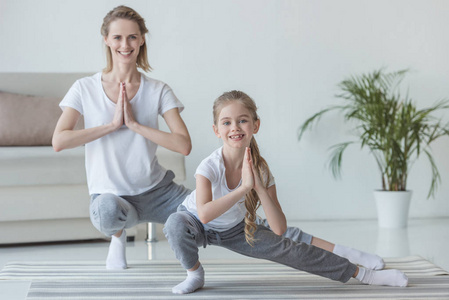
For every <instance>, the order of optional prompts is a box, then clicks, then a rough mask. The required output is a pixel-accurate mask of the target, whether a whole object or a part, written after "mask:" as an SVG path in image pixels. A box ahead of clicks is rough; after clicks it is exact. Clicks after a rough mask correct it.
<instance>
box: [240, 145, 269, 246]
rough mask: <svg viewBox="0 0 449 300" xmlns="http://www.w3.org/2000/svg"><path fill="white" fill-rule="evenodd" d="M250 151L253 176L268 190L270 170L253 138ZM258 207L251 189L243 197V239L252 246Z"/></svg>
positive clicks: (256, 198)
mask: <svg viewBox="0 0 449 300" xmlns="http://www.w3.org/2000/svg"><path fill="white" fill-rule="evenodd" d="M249 147H250V149H251V159H252V161H253V165H254V169H255V170H256V174H254V175H255V176H259V178H260V179H261V180H262V184H263V185H264V186H265V187H266V188H268V184H269V182H270V181H269V178H270V169H269V167H268V164H267V162H266V161H265V159H264V158H263V157H262V156H261V155H260V151H259V146H258V145H257V142H256V139H255V138H254V136H253V137H252V138H251V142H250V144H249ZM259 206H260V199H259V196H258V195H257V193H256V191H255V190H254V189H252V190H251V191H249V192H248V193H247V194H246V195H245V207H246V215H245V239H246V242H247V243H248V244H250V245H251V246H254V242H255V241H256V240H255V239H254V233H255V232H256V229H257V225H256V218H257V213H256V211H257V209H258V208H259Z"/></svg>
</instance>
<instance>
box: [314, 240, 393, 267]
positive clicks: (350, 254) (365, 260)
mask: <svg viewBox="0 0 449 300" xmlns="http://www.w3.org/2000/svg"><path fill="white" fill-rule="evenodd" d="M312 245H314V246H316V247H319V248H321V249H324V250H326V251H329V252H332V253H334V254H337V255H338V256H341V257H344V258H346V259H348V260H349V261H350V262H352V263H353V264H356V265H361V266H364V267H365V268H367V269H371V270H382V269H383V268H384V267H385V263H384V260H383V259H382V257H380V256H378V255H375V254H370V253H366V252H363V251H360V250H357V249H353V248H349V247H345V246H342V245H338V244H332V243H331V242H328V241H325V240H322V239H320V238H317V237H313V238H312Z"/></svg>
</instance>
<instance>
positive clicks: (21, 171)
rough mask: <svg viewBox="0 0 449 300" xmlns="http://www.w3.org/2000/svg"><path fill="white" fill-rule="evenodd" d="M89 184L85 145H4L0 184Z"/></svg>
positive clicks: (1, 149) (0, 166)
mask: <svg viewBox="0 0 449 300" xmlns="http://www.w3.org/2000/svg"><path fill="white" fill-rule="evenodd" d="M60 184H86V170H85V167H84V147H77V148H74V149H66V150H64V151H61V152H58V153H57V152H55V151H54V150H53V147H50V146H41V147H37V146H35V147H0V187H2V186H26V185H60Z"/></svg>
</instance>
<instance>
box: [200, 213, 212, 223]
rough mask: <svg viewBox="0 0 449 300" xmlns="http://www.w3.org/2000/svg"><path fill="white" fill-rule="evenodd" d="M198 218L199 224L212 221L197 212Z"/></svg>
mask: <svg viewBox="0 0 449 300" xmlns="http://www.w3.org/2000/svg"><path fill="white" fill-rule="evenodd" d="M198 218H199V219H200V222H201V223H203V224H207V223H209V222H210V221H212V220H211V219H210V218H208V217H207V215H206V214H205V213H201V212H200V211H198Z"/></svg>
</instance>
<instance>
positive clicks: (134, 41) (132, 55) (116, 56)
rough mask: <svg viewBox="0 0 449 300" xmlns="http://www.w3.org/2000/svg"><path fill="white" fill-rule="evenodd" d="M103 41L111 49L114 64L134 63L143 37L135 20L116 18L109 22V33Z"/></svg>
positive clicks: (143, 41) (143, 39)
mask: <svg viewBox="0 0 449 300" xmlns="http://www.w3.org/2000/svg"><path fill="white" fill-rule="evenodd" d="M104 41H105V43H106V45H108V46H109V48H110V49H111V54H112V60H113V62H114V64H116V63H123V64H129V63H131V64H135V63H136V61H137V56H138V55H139V50H140V46H142V45H143V44H144V43H145V37H144V36H142V34H141V33H140V29H139V25H137V23H136V22H134V21H131V20H126V19H117V20H115V21H112V22H111V23H110V24H109V34H108V36H107V37H105V38H104Z"/></svg>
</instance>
